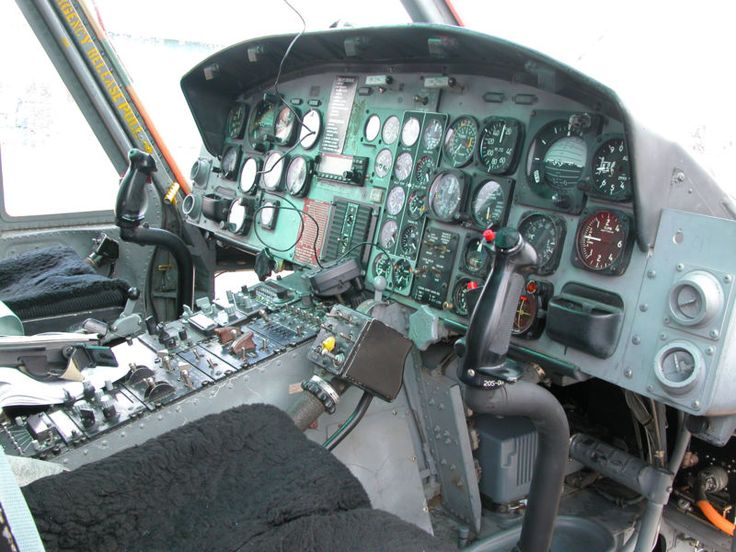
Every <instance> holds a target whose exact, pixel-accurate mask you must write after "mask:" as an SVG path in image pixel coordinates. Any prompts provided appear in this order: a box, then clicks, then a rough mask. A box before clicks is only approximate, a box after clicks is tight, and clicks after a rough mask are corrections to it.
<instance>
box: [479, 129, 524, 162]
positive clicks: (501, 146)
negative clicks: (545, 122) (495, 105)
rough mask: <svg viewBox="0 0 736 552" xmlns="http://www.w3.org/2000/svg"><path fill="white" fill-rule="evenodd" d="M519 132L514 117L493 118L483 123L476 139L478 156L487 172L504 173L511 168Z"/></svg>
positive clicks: (519, 137)
mask: <svg viewBox="0 0 736 552" xmlns="http://www.w3.org/2000/svg"><path fill="white" fill-rule="evenodd" d="M521 133H522V131H521V123H520V122H519V121H517V120H516V119H500V118H493V119H490V120H488V121H487V122H486V123H485V125H484V126H483V129H482V130H481V132H480V138H479V140H478V158H479V160H480V164H481V165H483V168H484V169H485V170H486V171H487V172H488V173H490V174H506V173H508V172H509V171H510V170H511V169H512V166H513V163H514V161H515V160H516V157H517V150H518V147H519V143H520V142H521Z"/></svg>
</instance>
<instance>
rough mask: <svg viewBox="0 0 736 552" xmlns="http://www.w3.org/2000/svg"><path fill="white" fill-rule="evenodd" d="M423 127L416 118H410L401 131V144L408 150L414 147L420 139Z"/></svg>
mask: <svg viewBox="0 0 736 552" xmlns="http://www.w3.org/2000/svg"><path fill="white" fill-rule="evenodd" d="M421 127H422V125H421V124H420V123H419V119H417V118H416V117H409V118H408V119H407V120H406V122H405V123H404V128H402V129H401V143H402V145H404V146H406V147H407V148H410V147H412V146H413V145H414V144H416V143H417V140H418V139H419V131H420V130H421Z"/></svg>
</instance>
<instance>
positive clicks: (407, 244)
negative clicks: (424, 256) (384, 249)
mask: <svg viewBox="0 0 736 552" xmlns="http://www.w3.org/2000/svg"><path fill="white" fill-rule="evenodd" d="M399 246H400V247H401V252H402V253H403V254H404V255H406V256H407V257H410V258H412V259H413V258H414V257H415V256H416V254H417V249H419V229H418V228H417V227H416V225H415V224H409V225H407V226H406V227H405V228H404V229H403V230H402V231H401V240H400V241H399Z"/></svg>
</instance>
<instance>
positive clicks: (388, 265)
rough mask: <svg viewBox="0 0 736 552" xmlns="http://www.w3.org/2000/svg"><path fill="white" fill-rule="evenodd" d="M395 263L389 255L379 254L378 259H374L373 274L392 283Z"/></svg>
mask: <svg viewBox="0 0 736 552" xmlns="http://www.w3.org/2000/svg"><path fill="white" fill-rule="evenodd" d="M392 268H393V263H392V262H391V259H390V257H389V256H388V255H386V254H384V253H379V254H378V255H376V258H375V259H373V274H374V275H375V276H383V277H384V278H386V282H390V281H391V272H392V270H391V269H392ZM374 281H375V278H374Z"/></svg>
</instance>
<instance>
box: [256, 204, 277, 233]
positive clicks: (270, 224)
mask: <svg viewBox="0 0 736 552" xmlns="http://www.w3.org/2000/svg"><path fill="white" fill-rule="evenodd" d="M280 206H281V202H280V201H279V200H277V199H267V200H264V201H263V202H262V203H261V205H260V207H259V209H260V210H259V212H258V224H259V225H260V227H261V228H263V229H264V230H273V229H274V228H275V227H276V220H277V219H278V216H279V211H280V209H279V207H280ZM268 209H273V211H272V213H273V214H272V215H271V218H270V219H269V220H267V221H264V220H263V213H265V212H266V211H267V210H268Z"/></svg>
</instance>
